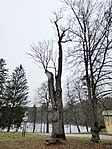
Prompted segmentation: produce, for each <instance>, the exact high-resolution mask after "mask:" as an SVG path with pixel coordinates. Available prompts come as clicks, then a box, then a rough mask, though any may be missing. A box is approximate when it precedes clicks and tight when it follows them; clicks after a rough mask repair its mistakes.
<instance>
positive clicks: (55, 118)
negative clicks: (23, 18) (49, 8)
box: [29, 13, 69, 139]
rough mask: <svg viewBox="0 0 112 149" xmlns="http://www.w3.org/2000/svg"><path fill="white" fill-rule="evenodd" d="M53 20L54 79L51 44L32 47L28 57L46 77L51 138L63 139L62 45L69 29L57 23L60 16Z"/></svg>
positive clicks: (45, 43)
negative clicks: (42, 69) (41, 68)
mask: <svg viewBox="0 0 112 149" xmlns="http://www.w3.org/2000/svg"><path fill="white" fill-rule="evenodd" d="M54 15H55V20H54V21H53V23H54V26H55V28H56V33H57V38H58V62H57V70H56V69H55V79H54V74H53V72H51V71H50V70H49V69H50V68H51V67H49V65H50V64H51V63H52V64H54V63H53V55H52V54H53V43H52V42H45V41H44V42H40V43H39V44H38V46H34V45H33V46H32V49H31V51H32V53H30V54H29V55H30V56H32V58H33V59H34V60H35V61H36V62H38V63H40V64H41V65H42V66H43V68H44V70H45V73H46V75H47V77H48V87H49V96H50V99H51V102H52V136H51V137H53V138H63V139H65V133H64V124H63V103H62V87H61V77H62V59H63V49H62V43H65V42H67V41H68V40H66V39H65V37H66V36H65V34H66V32H67V31H68V29H69V28H66V29H65V28H64V27H62V26H61V27H60V25H59V22H60V21H61V18H62V17H61V15H60V14H56V13H54Z"/></svg>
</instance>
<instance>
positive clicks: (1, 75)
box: [0, 58, 8, 106]
mask: <svg viewBox="0 0 112 149" xmlns="http://www.w3.org/2000/svg"><path fill="white" fill-rule="evenodd" d="M5 66H6V63H5V60H4V59H2V58H1V59H0V106H1V105H2V104H3V100H4V95H5V85H6V81H7V77H8V69H6V68H5Z"/></svg>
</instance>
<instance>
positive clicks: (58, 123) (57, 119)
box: [46, 71, 65, 139]
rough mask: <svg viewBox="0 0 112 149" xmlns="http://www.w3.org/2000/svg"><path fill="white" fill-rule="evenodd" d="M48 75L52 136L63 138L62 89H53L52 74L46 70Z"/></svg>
mask: <svg viewBox="0 0 112 149" xmlns="http://www.w3.org/2000/svg"><path fill="white" fill-rule="evenodd" d="M46 75H47V76H48V87H49V94H50V98H51V101H52V135H51V137H52V138H63V139H65V133H64V124H63V104H62V91H60V90H58V89H56V91H55V90H54V78H53V74H52V73H51V72H49V71H46Z"/></svg>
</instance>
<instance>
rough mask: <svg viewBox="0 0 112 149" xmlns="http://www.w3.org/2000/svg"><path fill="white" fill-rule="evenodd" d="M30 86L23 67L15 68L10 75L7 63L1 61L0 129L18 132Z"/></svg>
mask: <svg viewBox="0 0 112 149" xmlns="http://www.w3.org/2000/svg"><path fill="white" fill-rule="evenodd" d="M27 98H28V85H27V80H26V74H25V70H24V68H23V66H22V65H20V66H18V67H16V68H15V70H14V71H13V72H12V75H9V72H8V69H7V68H6V62H5V60H4V59H3V58H1V59H0V128H1V129H4V128H6V129H7V131H8V132H9V131H10V128H11V127H15V128H16V129H17V130H18V128H19V127H20V125H21V123H22V118H23V116H24V112H25V110H26V107H25V106H26V104H27V103H28V100H27Z"/></svg>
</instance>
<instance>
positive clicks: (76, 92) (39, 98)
mask: <svg viewBox="0 0 112 149" xmlns="http://www.w3.org/2000/svg"><path fill="white" fill-rule="evenodd" d="M76 85H77V86H76ZM47 88H48V87H47V82H43V83H42V84H41V86H40V87H39V88H37V89H36V90H35V98H34V99H35V100H34V106H33V107H29V108H28V113H29V115H28V122H29V123H32V124H33V130H32V131H33V132H35V128H36V124H41V128H40V132H42V133H43V131H42V130H43V128H42V126H44V125H46V129H45V130H44V132H46V133H49V124H52V105H51V100H50V99H49V96H48V89H47ZM64 92H65V95H64V107H63V120H64V124H65V125H69V129H70V130H69V132H70V133H71V132H72V125H76V126H77V130H78V132H79V133H80V132H81V129H80V126H85V127H86V131H87V132H88V131H89V130H90V127H91V109H90V107H89V100H88V99H87V95H86V93H85V88H83V86H81V85H80V86H79V83H77V84H76V82H75V83H74V82H71V83H70V82H69V81H68V80H67V84H66V88H65V91H64ZM111 101H112V97H111V96H108V97H104V98H102V100H100V101H99V102H98V120H99V128H100V129H102V128H105V124H104V118H103V116H102V111H103V110H109V109H112V103H111Z"/></svg>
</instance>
